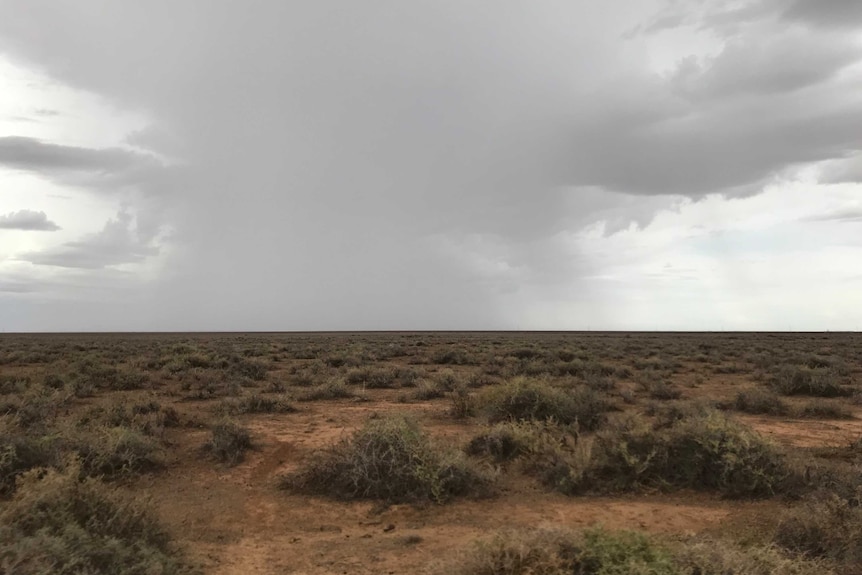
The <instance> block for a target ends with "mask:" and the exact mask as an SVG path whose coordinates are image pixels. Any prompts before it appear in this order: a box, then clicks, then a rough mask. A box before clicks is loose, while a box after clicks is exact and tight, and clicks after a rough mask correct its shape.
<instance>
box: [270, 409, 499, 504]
mask: <svg viewBox="0 0 862 575" xmlns="http://www.w3.org/2000/svg"><path fill="white" fill-rule="evenodd" d="M490 482H491V480H490V477H489V476H488V475H487V474H486V473H484V472H482V471H481V470H479V468H478V467H476V466H475V465H473V464H471V463H470V462H469V461H468V460H466V459H465V458H464V457H463V456H461V455H460V454H459V453H458V452H457V451H453V450H443V449H441V448H439V447H437V446H436V445H435V444H434V443H433V442H432V441H431V440H430V439H429V438H428V436H427V435H426V434H425V433H424V432H423V431H422V429H421V428H420V427H419V426H418V424H417V423H416V422H415V421H413V420H411V419H407V418H405V417H401V416H389V417H383V418H379V419H371V420H369V421H368V423H367V424H366V425H365V426H364V427H363V428H362V429H360V430H359V431H357V432H356V433H354V434H353V435H352V436H350V437H348V438H346V439H344V440H342V441H341V442H339V443H337V444H335V445H333V446H331V447H330V448H329V449H326V450H323V451H321V452H318V453H317V454H316V456H315V457H313V458H312V459H311V460H309V461H308V462H306V464H305V466H304V468H303V469H301V470H300V471H299V472H298V473H295V474H293V475H290V476H287V477H285V478H284V479H283V482H282V485H283V487H285V488H289V489H294V490H297V491H301V492H306V493H312V494H318V495H326V496H329V497H334V498H337V499H382V500H384V501H388V502H403V501H435V502H443V501H446V500H448V499H450V498H452V497H456V496H460V495H467V494H482V493H483V492H487V491H488V489H489V488H490Z"/></svg>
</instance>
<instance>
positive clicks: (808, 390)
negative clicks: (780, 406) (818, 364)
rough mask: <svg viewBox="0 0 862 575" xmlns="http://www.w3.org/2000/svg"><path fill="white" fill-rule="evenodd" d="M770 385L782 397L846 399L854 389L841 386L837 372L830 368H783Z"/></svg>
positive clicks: (777, 371) (778, 371) (774, 375)
mask: <svg viewBox="0 0 862 575" xmlns="http://www.w3.org/2000/svg"><path fill="white" fill-rule="evenodd" d="M769 385H770V386H771V387H772V389H774V390H775V391H776V392H777V393H780V394H781V395H813V396H817V397H846V396H849V395H851V394H852V393H853V389H852V388H849V387H846V386H843V385H841V383H840V382H839V381H838V377H837V376H836V374H835V372H833V371H832V370H831V369H828V368H815V369H811V368H807V367H798V366H786V365H785V366H782V367H781V368H780V369H778V370H776V372H775V373H774V374H773V375H772V379H771V380H770V382H769Z"/></svg>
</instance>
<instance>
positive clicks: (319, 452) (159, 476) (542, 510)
mask: <svg viewBox="0 0 862 575" xmlns="http://www.w3.org/2000/svg"><path fill="white" fill-rule="evenodd" d="M860 405H862V336H860V335H858V334H848V333H596V332H588V333H556V332H554V333H552V332H529V333H527V332H481V333H480V332H451V333H449V332H415V333H406V332H405V333H395V332H379V333H377V332H375V333H246V334H240V333H212V334H32V335H22V334H19V335H15V334H4V335H3V336H0V518H2V519H3V521H2V522H0V572H8V573H39V572H45V571H51V572H58V573H63V572H68V573H84V572H87V573H98V572H111V571H112V570H113V571H114V572H118V570H120V569H121V570H123V572H128V573H173V572H202V573H213V574H225V575H226V574H252V573H309V574H311V573H314V574H317V573H349V574H362V573H386V574H395V573H399V574H400V573H404V574H406V573H421V572H432V573H476V574H479V573H481V574H487V575H496V574H502V573H511V574H517V573H548V574H551V573H564V572H568V573H680V574H682V573H692V574H694V573H701V574H703V575H706V574H708V573H740V574H745V573H779V572H781V573H828V572H833V571H834V572H836V573H859V572H862V536H860V534H862V522H860V519H862V511H860V505H859V504H860V499H862V476H860V473H859V469H860V468H859V463H860V462H862V419H860V415H862V407H860ZM76 498H77V499H76ZM64 501H65V502H68V501H79V502H80V505H79V507H75V508H74V509H73V508H72V507H74V506H71V507H70V505H71V504H68V503H63V502H64ZM105 502H107V503H105ZM51 505H54V506H55V507H56V506H59V507H56V508H55V507H51ZM64 505H65V507H63V506H64ZM75 505H78V504H75ZM60 507H62V509H60ZM57 509H59V510H57ZM105 509H108V510H110V512H109V511H105ZM94 517H96V518H97V519H98V520H97V519H93V518H94ZM40 521H41V523H40ZM100 522H101V523H100ZM620 550H621V551H620ZM112 553H113V555H111V554H112ZM88 569H89V570H88ZM614 569H616V570H614Z"/></svg>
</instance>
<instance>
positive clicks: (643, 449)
mask: <svg viewBox="0 0 862 575" xmlns="http://www.w3.org/2000/svg"><path fill="white" fill-rule="evenodd" d="M591 447H592V448H591V450H590V453H589V457H588V458H587V459H586V461H585V460H584V458H583V457H578V458H576V459H574V460H572V459H570V458H566V457H560V458H559V459H558V460H557V461H556V462H554V465H553V466H552V468H553V473H551V474H550V475H549V476H548V481H549V482H550V483H552V484H553V485H554V486H555V487H556V488H558V489H560V490H561V491H563V492H567V493H571V494H574V493H581V492H584V491H619V490H631V489H638V488H642V487H649V488H660V489H670V488H689V489H703V490H715V491H718V492H719V493H721V494H723V495H725V496H728V497H762V496H770V495H773V494H774V493H776V492H777V491H778V490H780V489H781V487H782V486H783V484H784V482H785V480H786V479H787V477H788V475H790V471H789V469H788V466H787V465H786V464H785V461H784V458H783V456H782V455H781V454H780V453H779V452H778V451H777V450H776V449H775V448H774V447H773V445H772V444H771V443H769V442H767V441H766V440H765V439H763V438H762V437H761V436H759V435H758V434H757V433H755V432H753V431H751V430H750V429H748V428H746V427H744V426H743V425H741V424H739V423H737V422H735V421H733V420H731V419H729V418H728V417H726V416H725V415H723V414H721V413H719V412H716V411H711V412H707V413H705V414H703V415H694V416H692V417H688V418H685V419H682V420H679V421H676V422H674V423H673V424H672V425H671V426H670V427H667V428H663V429H656V428H655V427H654V426H653V425H651V424H649V423H648V422H647V421H645V420H643V419H640V418H629V419H626V420H624V421H622V422H620V423H618V424H617V425H615V426H613V427H611V428H610V429H608V430H607V431H605V432H600V433H599V434H598V435H597V436H596V438H595V441H594V443H593V444H592V446H591ZM563 455H565V454H563Z"/></svg>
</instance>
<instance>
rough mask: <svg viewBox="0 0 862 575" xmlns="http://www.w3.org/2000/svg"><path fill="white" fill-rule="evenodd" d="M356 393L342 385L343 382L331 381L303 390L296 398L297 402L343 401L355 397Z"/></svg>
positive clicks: (338, 380)
mask: <svg viewBox="0 0 862 575" xmlns="http://www.w3.org/2000/svg"><path fill="white" fill-rule="evenodd" d="M355 396H356V393H354V392H353V390H352V389H350V388H349V387H347V386H346V385H345V384H344V381H343V380H340V379H331V380H329V381H328V382H326V383H324V384H322V385H318V386H315V387H312V388H310V389H307V390H305V391H304V392H303V393H301V394H299V395H298V396H297V399H298V400H299V401H319V400H324V399H345V398H348V397H355Z"/></svg>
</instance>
